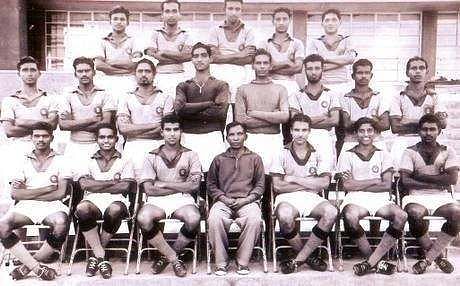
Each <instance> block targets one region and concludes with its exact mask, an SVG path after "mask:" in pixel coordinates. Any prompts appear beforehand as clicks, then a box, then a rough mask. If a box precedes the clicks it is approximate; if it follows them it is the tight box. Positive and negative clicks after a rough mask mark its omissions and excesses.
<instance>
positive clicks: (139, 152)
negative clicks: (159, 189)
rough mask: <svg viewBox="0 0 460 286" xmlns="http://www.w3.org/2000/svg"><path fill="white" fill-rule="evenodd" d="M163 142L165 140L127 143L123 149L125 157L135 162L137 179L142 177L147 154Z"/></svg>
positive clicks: (137, 140)
mask: <svg viewBox="0 0 460 286" xmlns="http://www.w3.org/2000/svg"><path fill="white" fill-rule="evenodd" d="M163 142H164V141H163V140H151V139H135V140H131V141H126V144H125V148H124V149H123V157H125V158H127V159H130V160H131V161H132V162H133V165H134V174H135V176H136V178H139V176H140V175H141V172H142V169H143V167H144V161H145V157H146V155H147V153H149V152H150V151H153V150H155V149H157V148H158V147H160V146H161V144H163Z"/></svg>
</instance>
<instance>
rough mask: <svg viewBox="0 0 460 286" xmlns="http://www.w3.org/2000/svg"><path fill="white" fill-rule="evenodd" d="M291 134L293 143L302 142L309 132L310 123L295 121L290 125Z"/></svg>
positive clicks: (305, 140)
mask: <svg viewBox="0 0 460 286" xmlns="http://www.w3.org/2000/svg"><path fill="white" fill-rule="evenodd" d="M291 134H292V140H293V141H294V142H295V143H299V144H304V143H305V142H307V139H308V135H309V134H310V125H309V124H308V122H302V121H295V122H294V123H293V124H292V127H291Z"/></svg>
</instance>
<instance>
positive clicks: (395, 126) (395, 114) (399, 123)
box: [390, 57, 447, 166]
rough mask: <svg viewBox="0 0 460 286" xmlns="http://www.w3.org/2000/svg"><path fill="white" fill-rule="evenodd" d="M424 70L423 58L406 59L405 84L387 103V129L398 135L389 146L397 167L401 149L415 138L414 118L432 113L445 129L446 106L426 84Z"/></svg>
mask: <svg viewBox="0 0 460 286" xmlns="http://www.w3.org/2000/svg"><path fill="white" fill-rule="evenodd" d="M427 72H428V63H427V61H426V60H425V59H424V58H421V57H413V58H410V59H409V60H408V61H407V65H406V75H407V77H409V84H408V85H407V86H406V88H405V89H404V90H403V91H402V92H401V93H400V94H399V96H396V97H395V98H394V100H393V102H392V104H391V106H390V124H391V130H392V131H393V133H395V134H397V135H398V136H397V137H396V139H395V140H394V143H393V145H392V148H391V154H392V156H393V160H394V163H395V166H399V163H400V161H401V158H402V154H403V152H404V150H405V149H406V148H407V147H409V146H412V145H413V144H416V143H417V142H418V141H419V136H418V121H419V120H420V118H421V117H422V116H423V115H425V114H434V115H436V116H437V117H438V118H439V120H440V122H441V128H442V129H444V128H446V125H447V113H446V107H445V106H444V105H443V104H442V102H441V101H440V99H439V97H438V95H437V94H436V92H434V90H433V89H431V88H429V87H428V86H427Z"/></svg>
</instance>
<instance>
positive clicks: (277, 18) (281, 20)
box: [273, 12, 291, 33]
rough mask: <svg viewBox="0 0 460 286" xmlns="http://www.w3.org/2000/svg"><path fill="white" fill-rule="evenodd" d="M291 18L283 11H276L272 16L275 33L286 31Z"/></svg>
mask: <svg viewBox="0 0 460 286" xmlns="http://www.w3.org/2000/svg"><path fill="white" fill-rule="evenodd" d="M290 23H291V19H290V18H289V15H288V14H287V13H285V12H278V13H276V14H275V15H274V16H273V25H274V26H275V31H276V32H277V33H286V32H287V31H288V29H289V24H290Z"/></svg>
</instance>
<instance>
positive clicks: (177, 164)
mask: <svg viewBox="0 0 460 286" xmlns="http://www.w3.org/2000/svg"><path fill="white" fill-rule="evenodd" d="M163 147H164V145H162V146H160V147H159V148H158V149H155V150H153V151H151V152H149V153H148V154H147V156H146V158H145V161H144V166H143V168H142V172H141V175H140V182H139V183H143V182H145V181H148V180H152V181H156V180H159V181H162V182H175V183H181V182H186V181H189V180H191V179H192V178H193V177H201V163H200V160H199V158H198V154H197V153H196V152H194V151H192V150H190V149H187V148H185V147H182V146H181V147H180V150H179V151H178V152H177V154H176V157H175V158H173V160H171V161H170V160H168V158H167V157H166V156H165V155H164V153H163V151H162V148H163Z"/></svg>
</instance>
